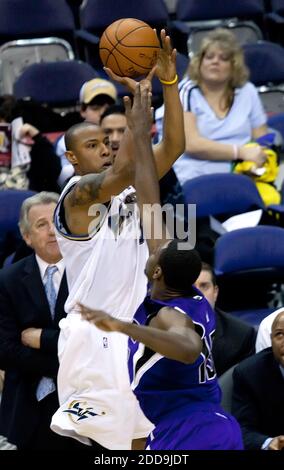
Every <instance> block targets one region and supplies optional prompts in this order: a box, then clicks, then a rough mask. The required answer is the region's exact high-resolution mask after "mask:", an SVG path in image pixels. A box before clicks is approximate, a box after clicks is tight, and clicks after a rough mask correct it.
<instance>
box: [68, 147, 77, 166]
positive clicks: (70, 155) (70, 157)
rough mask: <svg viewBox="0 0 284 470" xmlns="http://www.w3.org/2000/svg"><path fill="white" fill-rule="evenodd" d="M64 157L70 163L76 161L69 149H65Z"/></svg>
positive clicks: (73, 163)
mask: <svg viewBox="0 0 284 470" xmlns="http://www.w3.org/2000/svg"><path fill="white" fill-rule="evenodd" d="M65 157H66V158H67V160H68V161H69V162H70V163H71V164H72V165H76V164H77V163H78V160H77V158H76V156H75V155H74V153H73V152H72V151H71V150H66V152H65Z"/></svg>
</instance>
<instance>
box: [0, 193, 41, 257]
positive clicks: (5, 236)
mask: <svg viewBox="0 0 284 470" xmlns="http://www.w3.org/2000/svg"><path fill="white" fill-rule="evenodd" d="M34 194H36V193H35V192H34V191H24V190H16V189H14V190H9V189H7V190H3V191H0V266H1V265H2V263H3V261H4V259H5V258H6V257H7V256H8V255H9V254H11V253H13V252H14V251H15V249H16V247H17V246H18V245H19V244H20V243H21V235H20V231H19V228H18V221H19V215H20V208H21V205H22V203H23V201H24V200H25V199H26V198H28V197H30V196H33V195H34Z"/></svg>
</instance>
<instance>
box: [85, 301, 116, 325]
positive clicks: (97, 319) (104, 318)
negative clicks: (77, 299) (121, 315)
mask: <svg viewBox="0 0 284 470" xmlns="http://www.w3.org/2000/svg"><path fill="white" fill-rule="evenodd" d="M78 307H79V310H80V313H81V315H82V318H83V319H84V320H87V321H88V322H90V323H93V324H94V325H96V326H97V327H98V328H99V329H100V330H103V331H119V324H120V323H121V322H120V320H117V319H116V318H113V317H112V316H111V315H108V313H105V312H103V311H101V310H92V309H91V308H88V307H86V306H85V305H82V304H78Z"/></svg>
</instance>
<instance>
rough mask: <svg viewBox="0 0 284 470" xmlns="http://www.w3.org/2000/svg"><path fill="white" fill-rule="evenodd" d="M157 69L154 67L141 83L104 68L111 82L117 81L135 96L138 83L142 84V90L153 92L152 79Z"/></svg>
mask: <svg viewBox="0 0 284 470" xmlns="http://www.w3.org/2000/svg"><path fill="white" fill-rule="evenodd" d="M155 69H156V66H155V67H153V68H152V70H150V72H149V73H148V75H147V76H146V77H145V78H142V80H141V81H140V82H137V81H136V80H134V79H133V78H130V77H120V76H119V75H116V74H115V73H114V72H113V71H112V70H111V69H109V68H107V67H104V70H105V72H106V73H107V74H108V76H109V78H111V80H115V81H116V82H118V83H120V84H121V85H124V86H125V87H126V88H127V89H128V91H130V93H132V94H133V95H134V93H135V87H136V85H137V83H140V85H141V87H142V89H143V88H146V89H148V90H149V91H151V90H152V79H153V76H154V74H155Z"/></svg>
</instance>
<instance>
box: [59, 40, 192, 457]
mask: <svg viewBox="0 0 284 470" xmlns="http://www.w3.org/2000/svg"><path fill="white" fill-rule="evenodd" d="M161 42H162V50H161V54H160V57H159V59H158V64H157V67H156V74H157V76H158V78H159V79H160V80H162V81H163V82H164V83H163V93H164V102H165V123H164V139H163V140H162V142H161V143H160V144H158V146H156V147H155V148H154V157H155V162H156V166H157V171H158V175H159V177H162V176H163V175H164V174H165V173H167V171H168V170H169V169H170V168H171V166H172V164H173V162H174V161H175V160H176V159H177V158H178V157H179V156H180V154H181V153H182V152H183V150H184V131H183V111H182V107H181V103H180V100H179V94H178V87H177V76H176V66H175V59H176V51H173V50H172V48H171V45H170V38H169V37H168V36H166V35H165V32H164V31H162V33H161ZM125 82H133V81H132V80H131V79H125ZM143 83H144V86H145V87H146V90H147V87H148V88H149V81H148V80H147V79H146V80H145V81H144V82H143ZM141 112H143V110H142V109H141ZM137 126H139V122H137ZM136 134H139V129H136V133H135V135H136ZM136 139H137V138H136ZM65 143H66V148H67V152H66V156H67V158H68V159H69V161H70V162H71V163H72V164H73V166H74V169H75V173H76V176H75V177H74V178H72V179H71V180H70V182H69V183H68V185H67V186H66V187H65V189H64V191H63V193H62V195H61V199H60V203H59V205H58V207H57V210H56V215H55V221H56V231H57V238H58V242H59V246H60V250H61V252H62V255H63V257H64V259H65V263H66V272H67V279H68V287H69V297H68V299H67V302H66V306H65V308H66V311H67V314H68V315H67V318H66V319H65V320H66V321H64V322H62V323H61V325H60V326H61V333H60V338H59V347H58V351H59V361H60V367H59V374H58V392H59V401H60V404H61V406H60V408H59V410H58V411H57V413H56V414H55V415H54V417H53V420H52V429H53V430H54V431H55V432H58V433H59V434H62V435H67V436H71V437H74V438H76V439H78V440H80V441H82V442H85V443H89V439H88V438H90V439H91V440H92V441H95V442H97V443H99V444H100V445H101V446H103V447H106V448H108V449H129V448H130V445H131V440H132V439H133V438H140V437H144V436H146V435H147V434H148V432H149V429H151V426H149V422H147V423H146V425H145V424H144V422H143V425H142V426H140V423H142V420H139V424H138V427H137V426H136V428H135V425H136V423H135V421H136V418H139V411H137V412H136V411H134V405H135V399H134V395H133V394H132V392H131V390H130V385H129V378H128V371H127V338H126V337H125V336H124V335H121V334H120V333H115V334H112V335H109V334H108V333H105V332H102V331H101V330H99V329H97V328H93V327H92V326H90V325H89V324H88V323H87V322H83V321H81V316H80V315H78V313H79V310H78V308H77V304H78V303H82V304H84V305H87V306H88V307H90V308H94V309H95V308H97V309H98V308H99V309H101V310H105V311H107V312H108V313H110V314H112V315H115V316H117V317H118V318H122V319H125V320H128V321H130V320H131V319H132V316H133V314H134V313H135V311H136V309H137V307H138V305H139V304H140V303H141V302H142V300H143V299H144V297H145V294H146V277H145V275H144V268H145V263H146V260H147V258H148V249H147V246H146V242H145V241H144V240H143V237H142V234H141V230H140V220H139V215H138V213H137V207H136V204H135V190H134V189H133V187H131V186H130V185H131V184H133V178H134V165H133V162H132V158H131V154H133V152H135V142H134V139H133V136H132V134H131V132H130V131H129V130H126V132H125V135H124V138H123V140H122V142H121V144H120V148H119V151H118V154H117V156H116V159H115V161H114V162H112V158H111V155H110V149H109V141H108V137H107V136H105V135H104V134H103V133H102V131H101V130H100V128H98V127H96V126H94V125H93V124H90V123H87V122H85V123H81V124H78V125H75V126H73V127H72V128H71V129H69V131H67V133H66V135H65ZM140 144H141V143H140ZM125 188H126V189H125ZM113 196H115V197H113ZM134 428H135V430H134Z"/></svg>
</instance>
